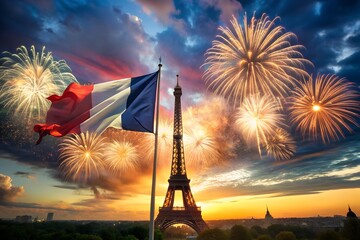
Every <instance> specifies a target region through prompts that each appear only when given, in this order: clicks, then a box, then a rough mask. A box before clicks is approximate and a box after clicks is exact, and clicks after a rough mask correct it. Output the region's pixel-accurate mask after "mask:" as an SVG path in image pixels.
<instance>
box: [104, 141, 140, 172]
mask: <svg viewBox="0 0 360 240" xmlns="http://www.w3.org/2000/svg"><path fill="white" fill-rule="evenodd" d="M104 159H105V161H106V162H107V163H108V165H109V169H110V170H112V171H113V172H115V173H119V174H123V173H125V172H126V171H128V170H134V169H135V167H136V166H137V164H138V159H139V154H138V151H137V149H136V146H135V145H133V144H132V143H130V142H127V141H114V142H111V143H109V144H107V146H106V148H105V150H104Z"/></svg>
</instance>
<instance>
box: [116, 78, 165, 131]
mask: <svg viewBox="0 0 360 240" xmlns="http://www.w3.org/2000/svg"><path fill="white" fill-rule="evenodd" d="M158 73H159V72H158V71H157V72H155V73H152V74H148V75H144V76H140V77H135V78H132V79H131V85H130V95H129V97H128V99H127V103H126V110H125V112H124V113H123V114H122V116H121V121H122V128H123V129H125V130H132V131H139V132H154V113H155V101H156V83H157V77H158Z"/></svg>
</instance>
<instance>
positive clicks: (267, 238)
mask: <svg viewBox="0 0 360 240" xmlns="http://www.w3.org/2000/svg"><path fill="white" fill-rule="evenodd" d="M256 240H272V238H271V237H270V236H269V235H260V236H259V237H258V238H257V239H256Z"/></svg>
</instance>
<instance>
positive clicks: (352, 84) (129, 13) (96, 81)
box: [0, 0, 360, 222]
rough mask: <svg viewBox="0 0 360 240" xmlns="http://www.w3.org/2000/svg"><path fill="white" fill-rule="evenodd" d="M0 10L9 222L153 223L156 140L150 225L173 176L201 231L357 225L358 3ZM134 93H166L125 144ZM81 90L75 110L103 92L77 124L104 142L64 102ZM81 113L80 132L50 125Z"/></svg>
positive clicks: (3, 183) (69, 5)
mask: <svg viewBox="0 0 360 240" xmlns="http://www.w3.org/2000/svg"><path fill="white" fill-rule="evenodd" d="M0 6H1V7H0V11H1V12H2V13H1V16H3V17H2V21H1V26H2V29H3V30H2V32H1V33H0V34H1V35H2V42H1V43H0V52H1V55H0V105H1V110H0V114H1V118H0V119H1V120H0V121H1V124H0V132H1V135H0V219H15V218H16V216H22V215H31V216H32V217H34V218H35V217H38V218H40V219H45V218H46V216H47V214H48V213H54V219H56V220H129V221H149V216H150V202H151V190H152V177H153V161H154V146H155V135H154V134H153V133H152V131H154V130H153V129H152V127H154V129H155V127H156V126H157V127H158V133H157V136H158V141H157V146H158V149H157V156H158V159H157V167H156V176H157V177H156V191H155V216H156V215H158V214H159V211H160V209H161V207H165V206H168V205H167V204H168V203H166V201H167V200H169V197H168V196H167V195H166V194H167V193H168V191H169V189H168V187H169V184H170V183H171V181H170V180H169V178H171V176H173V175H176V174H177V173H175V172H176V171H180V172H182V173H183V174H185V175H186V177H187V178H188V179H190V183H189V184H190V187H191V192H190V193H192V195H193V199H194V200H195V201H196V206H197V207H201V214H202V218H203V219H204V220H205V222H206V221H210V220H221V219H252V218H255V219H263V218H264V217H265V214H266V211H267V210H269V211H270V212H271V215H272V216H273V217H275V218H291V217H295V218H305V217H316V216H323V217H326V216H330V217H333V216H345V215H346V213H347V211H348V208H349V207H351V209H352V210H353V211H354V212H355V213H357V214H360V203H359V201H358V199H359V198H360V150H359V149H360V127H359V126H360V79H359V77H358V73H359V70H360V69H359V66H360V58H359V55H360V49H359V47H358V44H359V36H360V14H359V13H358V12H357V11H356V9H358V7H359V3H357V2H356V3H353V4H350V3H348V4H345V3H341V2H340V1H339V2H337V3H335V6H334V3H332V4H330V3H328V2H320V1H308V2H307V3H297V2H296V3H295V2H293V1H286V0H282V1H280V2H276V1H270V2H267V3H264V4H260V3H259V2H257V1H255V2H254V1H241V0H239V1H234V0H225V1H210V0H201V1H189V2H187V3H184V1H177V0H172V1H143V0H136V1H133V0H126V1H121V2H119V1H112V0H106V1H61V0H53V1H39V2H36V1H31V0H24V1H22V0H21V1H20V0H16V1H4V2H1V3H0ZM159 69H160V70H159ZM159 79H160V81H158V80H159ZM113 80H116V81H113ZM136 81H137V82H136ZM140 81H144V82H145V81H148V82H146V84H149V85H147V86H146V87H147V90H146V91H148V92H150V90H151V91H152V89H153V90H154V92H155V91H157V89H156V86H157V85H156V84H157V83H159V84H160V85H159V91H158V92H157V94H158V95H157V96H159V99H160V100H159V108H160V110H159V112H158V113H159V120H158V123H156V119H155V121H154V122H152V121H150V128H151V129H150V130H149V129H148V126H146V125H144V124H143V122H141V121H142V120H143V119H140V117H139V118H138V116H135V117H133V118H131V121H130V123H131V124H132V126H133V125H134V126H135V128H136V129H141V130H134V129H131V128H130V130H131V131H127V130H125V129H127V128H126V127H124V128H123V126H125V123H126V122H125V120H128V119H130V118H129V117H127V118H126V119H125V118H121V119H122V120H121V121H118V120H117V118H115V117H113V116H115V115H116V114H120V113H118V108H115V109H114V107H113V105H111V104H113V103H117V102H120V101H123V99H124V98H125V97H128V96H130V95H131V94H134V95H136V94H139V91H138V90H136V91H135V90H134V92H131V91H130V90H129V91H128V92H126V93H119V94H118V93H117V92H116V91H117V90H122V88H125V87H129V88H133V89H135V86H137V85H136V84H135V83H134V82H136V83H137V84H139V85H140V83H141V84H143V83H142V82H140ZM124 82H126V83H125V85H123V84H124ZM117 84H118V85H117ZM124 86H125V87H124ZM115 87H117V89H116V91H115V90H114V89H115ZM80 88H81V89H82V90H81V91H82V92H81V94H82V95H81V94H79V95H77V96H76V97H71V98H73V99H75V100H74V101H78V102H80V100H79V99H80V98H81V97H83V99H86V97H84V96H85V92H86V91H88V92H90V91H100V90H102V91H103V92H102V93H101V94H99V95H95V94H94V95H93V96H92V99H91V101H90V102H89V104H95V103H96V101H95V100H94V99H95V97H94V96H97V97H98V98H99V99H101V101H100V100H99V101H100V102H99V103H98V105H97V106H95V107H94V108H92V109H91V110H86V111H84V112H85V114H87V115H86V116H88V115H89V116H88V118H91V117H93V116H103V119H102V120H103V122H96V124H97V125H96V126H95V127H94V126H93V125H91V124H92V123H93V122H94V121H87V122H85V123H83V122H84V121H83V120H81V122H80V120H79V119H82V118H83V117H84V116H85V115H83V113H82V115H81V114H80V115H79V114H78V112H76V111H78V110H74V109H76V107H75V105H71V104H72V103H71V104H70V102H68V100H67V99H65V96H75V95H76V94H75V93H74V91H75V90H74V89H80ZM104 89H105V90H104ZM149 89H150V90H149ZM179 89H181V90H179ZM179 91H181V93H180V92H179ZM148 92H147V93H148ZM105 93H106V94H108V95H106V96H107V97H106V99H103V98H105V97H104V96H105ZM126 94H127V95H126ZM176 94H178V95H176ZM125 95H126V96H125ZM148 95H149V94H147V97H148ZM155 95H156V94H154V95H151V96H150V98H146V101H150V100H151V101H153V100H154V103H155ZM50 96H51V97H50ZM131 96H132V95H131ZM176 97H178V98H176ZM64 99H65V100H64ZM129 99H132V98H131V97H129ZM142 99H144V98H142ZM148 99H150V100H148ZM176 99H180V101H178V102H176ZM130 101H133V100H129V101H127V102H126V104H130V103H129V102H130ZM134 103H136V101H135V100H134ZM81 104H83V103H81ZM106 104H109V106H108V105H106ZM86 106H87V105H86ZM176 106H177V107H180V109H178V110H180V112H176ZM55 107H57V108H55ZM147 107H149V106H148V105H146V108H147ZM83 108H85V103H84V104H83V105H81V107H80V108H79V109H83ZM59 109H71V111H73V112H71V113H67V112H66V111H65V110H64V111H62V110H61V111H60V110H59ZM108 109H110V110H108ZM126 109H130V107H129V106H126ZM126 109H121V111H122V112H121V114H123V112H125V111H126ZM74 111H75V113H74ZM79 111H80V110H79ZM105 111H108V112H106V114H107V115H106V114H105V113H104V114H103V112H105ZM134 111H135V110H134ZM149 111H150V112H151V113H152V114H154V112H155V110H152V109H151V110H149ZM72 114H74V116H75V117H78V115H79V116H81V117H79V118H76V124H77V125H76V127H74V126H71V128H68V129H67V128H66V126H67V125H66V124H67V123H66V124H64V125H66V126H65V127H64V126H61V124H63V122H60V123H58V122H56V121H57V120H56V119H58V118H61V119H62V118H64V119H66V121H68V120H69V119H68V118H70V116H71V117H72V116H73V115H72ZM76 114H78V115H76ZM121 114H120V116H121V117H122V115H121ZM156 114H157V112H155V114H154V115H155V116H156ZM53 116H55V117H53ZM116 116H117V115H116ZM150 118H151V120H153V119H154V116H153V115H152V116H150V117H149V116H148V115H146V116H145V117H144V119H145V121H144V122H146V123H148V122H149V121H148V120H149V119H150ZM174 118H175V119H174ZM179 118H180V120H179ZM54 119H55V120H54ZM124 119H125V120H124ZM139 119H140V120H139ZM70 120H72V119H70ZM134 122H135V124H133V123H134ZM179 123H180V125H179ZM34 126H35V127H34ZM119 126H120V127H119ZM120 128H123V129H120ZM64 129H65V130H64ZM66 129H67V130H66ZM83 129H86V131H85V130H83ZM99 129H101V131H100V133H101V134H100V133H99ZM66 131H67V132H66ZM63 133H64V134H63ZM62 134H63V135H64V136H62ZM46 135H50V136H46ZM51 135H52V136H51ZM60 136H61V137H60ZM179 139H181V141H180V140H179ZM37 141H38V142H37ZM40 141H41V143H40ZM36 142H37V143H40V144H37V145H36ZM180 143H181V147H178V145H177V144H180ZM182 148H183V152H181V153H180V155H181V156H183V157H184V160H185V164H183V165H182V166H179V167H177V166H175V165H174V162H173V159H174V158H176V157H179V156H180V155H179V152H178V150H179V149H180V150H181V149H182ZM174 169H177V170H174ZM184 169H186V171H185V170H184ZM174 171H175V172H174ZM170 185H171V184H170ZM174 198H175V199H174V203H173V205H174V206H179V207H183V205H184V199H183V197H182V196H181V191H180V192H179V191H175V197H174ZM187 200H188V201H192V200H191V198H190V200H189V197H188V198H187ZM193 204H195V203H193Z"/></svg>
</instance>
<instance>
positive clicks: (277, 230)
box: [197, 219, 360, 240]
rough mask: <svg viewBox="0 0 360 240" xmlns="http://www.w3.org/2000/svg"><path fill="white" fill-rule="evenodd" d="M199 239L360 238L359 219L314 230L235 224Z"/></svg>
mask: <svg viewBox="0 0 360 240" xmlns="http://www.w3.org/2000/svg"><path fill="white" fill-rule="evenodd" d="M197 240H360V222H359V220H358V219H349V220H346V221H344V227H342V228H340V229H335V230H330V229H329V230H322V231H314V230H311V229H310V228H306V227H299V226H291V225H280V224H274V225H270V226H269V227H268V228H262V227H259V226H253V227H251V228H250V229H249V228H246V227H244V226H241V225H235V226H233V227H232V228H231V229H229V230H222V229H218V228H214V229H208V230H205V231H203V232H202V233H200V234H199V236H198V237H197Z"/></svg>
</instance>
